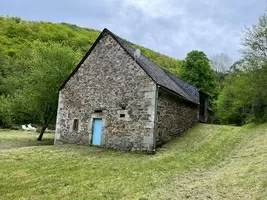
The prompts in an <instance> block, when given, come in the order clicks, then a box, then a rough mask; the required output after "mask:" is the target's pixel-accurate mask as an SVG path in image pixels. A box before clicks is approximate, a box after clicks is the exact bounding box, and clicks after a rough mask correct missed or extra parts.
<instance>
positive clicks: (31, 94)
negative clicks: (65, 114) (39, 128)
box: [14, 42, 81, 129]
mask: <svg viewBox="0 0 267 200" xmlns="http://www.w3.org/2000/svg"><path fill="white" fill-rule="evenodd" d="M31 56H32V59H31V60H30V62H29V72H28V74H27V75H28V77H26V81H25V83H24V86H23V88H21V89H20V90H17V91H16V92H15V93H14V99H15V100H14V101H15V102H16V103H15V105H14V106H15V108H16V111H17V113H18V112H20V113H23V117H24V118H25V116H27V115H28V116H31V117H32V118H34V119H39V120H40V122H41V123H42V125H43V128H44V129H45V128H46V127H47V126H48V125H49V123H50V122H51V121H53V120H54V119H55V116H56V109H57V101H58V91H59V87H60V85H61V84H62V83H63V81H64V80H65V79H66V78H67V76H68V75H69V74H70V73H71V71H72V70H73V68H74V66H75V65H76V64H77V62H78V60H79V58H80V57H81V55H80V54H79V53H77V52H75V51H74V50H72V49H71V48H70V47H67V46H62V45H60V44H57V43H54V44H53V43H42V42H34V48H33V50H32V54H31Z"/></svg>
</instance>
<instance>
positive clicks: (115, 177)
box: [0, 124, 267, 199]
mask: <svg viewBox="0 0 267 200" xmlns="http://www.w3.org/2000/svg"><path fill="white" fill-rule="evenodd" d="M36 137H37V135H36V134H34V133H25V132H19V131H5V132H0V141H1V143H0V144H1V145H0V180H1V182H0V194H1V195H0V199H267V124H264V125H249V126H244V127H233V126H216V125H204V124H199V125H197V126H196V127H195V128H193V129H192V130H191V131H189V132H187V133H185V134H184V135H183V136H181V137H178V138H176V139H175V140H173V141H172V142H170V143H168V144H167V145H165V146H164V148H161V149H159V151H158V153H157V154H155V155H144V154H138V153H130V152H120V151H114V150H107V149H101V148H96V147H89V146H78V145H61V146H53V145H50V146H49V145H45V146H38V145H40V144H42V143H38V142H37V141H36ZM51 137H52V134H48V135H46V138H47V139H46V141H44V144H52V143H53V142H52V140H51ZM5 144H7V145H5ZM34 145H35V146H34Z"/></svg>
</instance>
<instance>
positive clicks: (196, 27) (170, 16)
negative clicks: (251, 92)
mask: <svg viewBox="0 0 267 200" xmlns="http://www.w3.org/2000/svg"><path fill="white" fill-rule="evenodd" d="M265 7H266V0H46V1H41V0H39V1H38V0H23V1H22V0H1V1H0V15H12V16H19V17H21V18H23V19H26V20H42V21H52V22H68V23H73V24H77V25H79V26H83V27H88V28H94V29H99V30H102V29H103V28H108V29H110V30H111V31H112V32H114V33H115V34H117V35H119V36H121V37H123V38H125V39H127V40H129V41H131V42H134V43H136V44H140V45H143V46H145V47H148V48H151V49H153V50H155V51H158V52H161V53H163V54H167V55H169V56H172V57H175V58H180V59H183V58H184V57H185V56H186V54H187V53H188V52H189V51H191V50H194V49H197V50H202V51H204V52H205V53H206V54H207V55H208V56H212V55H214V54H217V53H221V52H223V53H227V54H228V55H229V56H230V57H232V58H233V59H234V60H237V59H238V58H239V57H240V54H239V52H238V50H239V49H240V42H241V35H242V30H243V29H244V27H245V26H249V25H251V24H254V23H256V22H257V19H258V17H259V16H260V15H261V14H262V13H263V12H264V9H265Z"/></svg>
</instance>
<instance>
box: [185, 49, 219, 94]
mask: <svg viewBox="0 0 267 200" xmlns="http://www.w3.org/2000/svg"><path fill="white" fill-rule="evenodd" d="M180 76H181V78H183V79H184V80H186V81H187V82H188V83H190V84H192V85H194V86H196V87H197V88H199V89H201V90H202V91H204V92H205V93H207V94H209V95H210V96H211V97H212V98H215V97H216V95H217V84H216V81H215V75H214V71H213V70H212V69H211V66H210V62H209V59H208V57H207V56H206V55H205V53H204V52H202V51H196V50H194V51H191V52H189V53H188V54H187V56H186V58H185V61H184V62H183V64H182V66H181V68H180Z"/></svg>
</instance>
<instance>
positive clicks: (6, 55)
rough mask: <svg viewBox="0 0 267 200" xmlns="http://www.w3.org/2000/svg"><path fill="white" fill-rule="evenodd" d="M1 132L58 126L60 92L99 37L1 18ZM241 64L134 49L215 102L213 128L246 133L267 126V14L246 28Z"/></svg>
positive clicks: (223, 56) (225, 58) (227, 58)
mask: <svg viewBox="0 0 267 200" xmlns="http://www.w3.org/2000/svg"><path fill="white" fill-rule="evenodd" d="M0 26H1V29H0V126H2V127H3V128H16V127H17V126H18V125H21V124H25V123H32V124H37V125H39V126H40V127H41V128H40V133H41V134H40V136H39V138H38V139H39V140H41V139H42V134H43V133H44V131H45V129H46V128H47V127H48V126H49V125H50V124H52V125H53V124H55V119H56V111H57V101H58V90H59V87H60V86H61V84H62V83H63V82H64V80H65V79H66V77H67V76H68V75H69V74H70V73H71V71H72V70H73V69H74V68H75V66H76V65H77V63H78V62H79V61H80V59H81V58H82V57H83V55H84V54H85V52H86V51H88V49H89V48H90V47H91V46H92V44H93V43H94V41H95V40H96V38H97V37H98V35H99V34H100V31H98V30H94V29H88V28H82V27H78V26H76V25H73V24H68V23H50V22H42V21H25V20H23V19H21V18H19V17H11V16H1V17H0ZM240 38H242V44H241V58H240V60H237V61H235V62H234V63H233V62H232V61H231V58H230V56H228V55H227V52H223V53H220V54H217V55H214V56H211V57H210V58H208V56H207V55H206V54H205V53H204V52H202V51H198V50H192V51H191V52H189V53H188V54H187V56H186V58H184V59H183V60H182V59H175V58H171V57H169V56H166V55H163V54H160V53H157V52H155V51H153V50H150V49H148V48H145V47H142V46H139V45H136V44H132V43H130V44H131V45H133V46H134V47H135V48H139V49H140V50H141V53H142V54H144V55H145V56H147V57H148V58H149V59H151V60H152V61H154V62H155V63H157V64H158V65H159V66H161V67H163V68H165V69H167V70H168V71H170V72H172V73H174V74H176V75H177V76H179V77H181V78H182V79H184V80H186V81H188V82H189V83H190V84H192V85H194V86H196V87H198V88H200V89H201V90H202V91H204V92H206V93H207V94H209V95H210V106H211V107H212V109H213V111H214V113H215V123H219V124H236V125H243V124H246V123H250V122H264V121H266V120H267V90H266V88H267V82H266V80H265V79H266V77H267V60H266V54H267V13H266V12H265V13H263V14H262V15H261V16H259V19H258V22H257V23H256V24H253V25H251V26H249V27H247V28H246V29H245V30H244V32H243V34H242V35H240Z"/></svg>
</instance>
